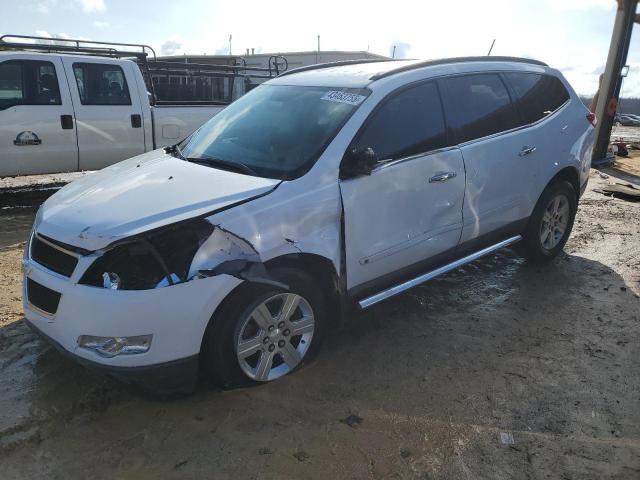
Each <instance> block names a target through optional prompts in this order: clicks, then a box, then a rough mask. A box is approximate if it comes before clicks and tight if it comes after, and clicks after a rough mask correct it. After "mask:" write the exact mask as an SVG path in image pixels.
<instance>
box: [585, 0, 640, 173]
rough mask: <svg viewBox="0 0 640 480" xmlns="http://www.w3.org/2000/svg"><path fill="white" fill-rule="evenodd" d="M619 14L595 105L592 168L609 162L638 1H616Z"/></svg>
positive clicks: (636, 18)
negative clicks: (610, 144)
mask: <svg viewBox="0 0 640 480" xmlns="http://www.w3.org/2000/svg"><path fill="white" fill-rule="evenodd" d="M617 1H618V11H617V12H616V19H615V22H614V25H613V33H612V34H611V45H610V47H609V55H608V56H607V65H606V67H605V71H604V75H603V78H602V83H601V85H600V88H599V90H598V94H597V95H598V99H597V104H596V111H595V113H596V116H597V118H598V125H597V127H596V143H595V145H594V147H593V156H592V159H591V162H592V164H594V165H598V164H602V163H605V162H606V161H607V158H606V157H607V149H608V147H609V138H610V137H611V128H612V127H613V120H614V118H615V114H616V108H617V106H618V96H619V95H620V87H621V86H622V68H623V67H624V65H625V63H626V62H627V54H628V52H629V43H630V41H631V32H632V31H633V24H634V22H636V23H638V16H637V15H636V7H637V6H638V0H617Z"/></svg>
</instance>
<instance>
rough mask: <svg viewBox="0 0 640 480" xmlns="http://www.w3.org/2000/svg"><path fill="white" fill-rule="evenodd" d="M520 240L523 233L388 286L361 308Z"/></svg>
mask: <svg viewBox="0 0 640 480" xmlns="http://www.w3.org/2000/svg"><path fill="white" fill-rule="evenodd" d="M520 240H522V235H516V236H514V237H511V238H507V239H506V240H503V241H501V242H499V243H496V244H495V245H491V246H489V247H487V248H483V249H482V250H479V251H477V252H475V253H472V254H471V255H467V256H466V257H462V258H460V259H458V260H456V261H454V262H451V263H448V264H447V265H443V266H442V267H440V268H436V269H435V270H431V271H430V272H427V273H425V274H423V275H420V276H419V277H416V278H413V279H411V280H407V281H406V282H404V283H401V284H399V285H395V286H393V287H391V288H388V289H387V290H383V291H382V292H379V293H376V294H375V295H371V296H370V297H367V298H364V299H362V300H360V301H359V302H358V305H360V308H363V309H364V308H368V307H370V306H371V305H375V304H376V303H378V302H381V301H383V300H386V299H387V298H389V297H393V296H394V295H397V294H398V293H402V292H404V291H405V290H409V289H410V288H413V287H415V286H416V285H420V284H421V283H424V282H427V281H429V280H431V279H432V278H435V277H437V276H438V275H442V274H443V273H447V272H450V271H451V270H455V269H456V268H458V267H461V266H462V265H465V264H467V263H470V262H473V261H474V260H477V259H479V258H481V257H484V256H485V255H488V254H490V253H493V252H495V251H496V250H500V249H501V248H504V247H506V246H509V245H511V244H512V243H516V242H518V241H520Z"/></svg>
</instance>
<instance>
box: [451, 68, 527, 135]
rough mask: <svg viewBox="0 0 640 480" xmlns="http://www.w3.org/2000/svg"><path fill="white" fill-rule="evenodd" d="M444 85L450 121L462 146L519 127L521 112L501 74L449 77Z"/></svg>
mask: <svg viewBox="0 0 640 480" xmlns="http://www.w3.org/2000/svg"><path fill="white" fill-rule="evenodd" d="M444 84H445V85H446V94H445V110H446V112H447V121H448V122H449V124H450V125H451V127H452V128H453V129H454V130H455V132H456V138H457V140H458V142H459V143H463V142H467V141H469V140H474V139H477V138H482V137H486V136H488V135H493V134H494V133H499V132H504V131H506V130H511V129H512V128H515V127H517V126H518V123H519V122H518V117H517V112H516V110H515V108H514V106H513V103H512V102H511V99H510V97H509V93H508V91H507V88H506V86H505V84H504V82H503V81H502V79H501V78H500V76H499V75H497V74H494V73H487V74H485V73H483V74H473V75H463V76H459V77H451V78H447V79H445V80H444Z"/></svg>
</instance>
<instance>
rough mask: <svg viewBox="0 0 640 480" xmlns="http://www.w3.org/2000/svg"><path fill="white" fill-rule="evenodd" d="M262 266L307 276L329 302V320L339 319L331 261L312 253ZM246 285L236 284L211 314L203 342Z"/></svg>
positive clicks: (292, 255)
mask: <svg viewBox="0 0 640 480" xmlns="http://www.w3.org/2000/svg"><path fill="white" fill-rule="evenodd" d="M264 266H265V268H266V270H267V272H268V273H270V272H275V271H277V270H279V269H293V270H297V271H299V272H302V273H304V274H306V275H308V276H309V277H310V278H311V279H313V280H314V281H316V282H317V284H318V286H319V287H320V288H321V289H322V290H323V292H324V293H325V294H326V296H327V299H328V300H329V302H330V313H331V318H335V319H339V318H341V301H340V299H341V298H342V295H341V291H342V289H341V282H340V278H339V276H338V273H337V272H336V269H335V267H334V265H333V262H332V261H331V259H329V258H326V257H323V256H321V255H317V254H314V253H288V254H284V255H280V256H278V257H274V258H272V259H270V260H268V261H266V262H265V263H264ZM274 280H277V281H278V282H282V279H279V278H278V279H274ZM246 283H247V281H243V282H241V283H240V284H238V285H237V286H236V287H235V288H234V289H233V290H231V291H230V292H229V293H228V294H227V296H226V297H225V298H224V300H223V301H222V302H220V304H218V306H217V307H216V308H215V309H214V311H213V312H212V313H211V317H210V319H209V323H208V324H207V327H206V329H205V333H204V335H203V339H202V341H203V342H204V338H205V337H206V335H207V332H206V331H207V330H208V329H210V328H211V327H212V325H213V323H214V319H215V318H216V316H217V315H218V313H219V312H220V311H221V310H222V309H223V307H224V306H225V305H226V303H228V302H229V301H232V299H233V298H234V296H235V295H237V294H238V290H239V289H241V288H242V287H243V286H244V285H245V284H246ZM203 346H204V345H201V347H200V351H201V352H202V348H203Z"/></svg>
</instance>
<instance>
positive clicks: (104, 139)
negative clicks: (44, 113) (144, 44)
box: [63, 57, 146, 170]
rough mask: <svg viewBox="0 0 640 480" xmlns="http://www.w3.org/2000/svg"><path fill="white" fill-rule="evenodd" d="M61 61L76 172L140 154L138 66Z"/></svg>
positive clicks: (140, 109)
mask: <svg viewBox="0 0 640 480" xmlns="http://www.w3.org/2000/svg"><path fill="white" fill-rule="evenodd" d="M63 62H64V66H65V70H66V72H67V77H68V78H69V82H70V84H71V96H72V98H73V103H74V105H75V107H76V108H75V111H76V123H77V128H78V149H79V158H80V160H79V165H80V170H97V169H100V168H103V167H106V166H108V165H111V164H114V163H116V162H119V161H121V160H125V159H127V158H130V157H133V156H135V155H139V154H141V153H144V151H145V148H144V145H145V143H144V142H145V138H144V128H143V122H142V104H141V101H142V99H141V98H140V95H139V94H138V89H137V88H136V79H135V77H134V75H135V74H138V75H139V74H140V73H139V71H136V69H137V68H138V67H137V66H136V65H135V64H134V63H133V62H129V61H109V60H106V59H99V58H82V59H78V58H72V57H66V58H64V59H63ZM144 100H145V101H146V98H145V99H144Z"/></svg>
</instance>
